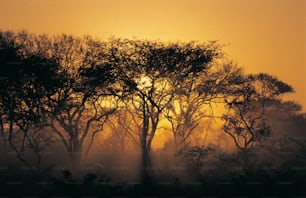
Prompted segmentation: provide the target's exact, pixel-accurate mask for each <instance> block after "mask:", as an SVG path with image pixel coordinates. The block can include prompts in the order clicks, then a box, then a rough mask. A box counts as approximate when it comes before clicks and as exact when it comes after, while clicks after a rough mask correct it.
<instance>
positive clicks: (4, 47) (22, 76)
mask: <svg viewBox="0 0 306 198" xmlns="http://www.w3.org/2000/svg"><path fill="white" fill-rule="evenodd" d="M16 40H17V39H16V37H15V34H14V33H13V32H1V33H0V65H1V81H0V84H1V86H0V87H1V88H0V93H1V95H0V104H1V107H0V109H1V117H0V119H1V122H0V123H1V134H2V138H3V141H6V140H7V141H8V142H9V145H10V147H11V148H12V149H13V150H14V151H15V152H16V154H17V157H18V159H19V160H21V161H22V162H23V163H24V164H25V165H26V166H27V167H28V168H29V169H30V170H32V166H31V163H30V162H29V161H27V160H26V159H25V157H24V150H25V145H26V144H28V143H30V142H29V140H30V138H31V130H33V127H37V126H38V125H39V127H42V126H43V123H45V121H46V118H47V117H48V115H47V114H46V112H44V111H43V107H44V105H45V104H46V102H47V101H48V99H49V97H51V95H52V94H53V93H54V91H55V89H56V88H57V87H58V86H59V85H60V84H61V80H60V78H59V76H58V75H57V71H58V69H59V65H58V64H57V63H56V62H55V60H52V59H48V58H46V57H44V56H41V55H35V54H33V55H31V56H26V57H24V56H22V53H21V50H22V48H23V46H22V45H19V44H17V43H16V42H15V41H16ZM19 135H22V138H21V143H20V142H18V144H16V138H15V137H18V136H19ZM31 149H32V151H34V152H36V154H37V152H40V150H36V151H35V150H33V147H31ZM37 160H38V161H40V159H37Z"/></svg>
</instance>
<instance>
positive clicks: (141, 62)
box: [113, 40, 218, 182]
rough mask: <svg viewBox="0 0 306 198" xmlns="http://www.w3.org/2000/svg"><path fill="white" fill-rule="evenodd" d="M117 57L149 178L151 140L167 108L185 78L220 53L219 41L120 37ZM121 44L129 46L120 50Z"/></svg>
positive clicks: (204, 68) (198, 72) (192, 74)
mask: <svg viewBox="0 0 306 198" xmlns="http://www.w3.org/2000/svg"><path fill="white" fill-rule="evenodd" d="M116 42H117V43H115V44H116V46H115V47H114V48H113V57H114V59H120V60H122V61H121V62H119V65H120V68H121V73H120V78H121V79H122V81H123V82H125V86H127V87H129V89H130V90H131V91H130V92H131V94H130V95H129V96H128V97H127V98H126V99H127V100H126V101H127V102H126V103H127V105H128V108H129V111H130V112H132V113H133V114H134V116H135V119H132V120H133V121H134V122H136V125H137V126H139V127H140V128H139V142H140V147H141V151H142V169H143V180H144V182H146V181H147V180H148V179H149V176H148V171H147V169H148V167H150V166H151V161H150V151H151V144H152V141H153V138H154V135H155V133H156V130H157V128H158V124H159V121H160V119H161V116H162V114H163V112H164V111H165V108H166V107H167V106H169V104H170V102H171V101H172V100H173V99H174V97H175V95H176V94H177V90H178V88H179V87H181V86H184V81H186V80H187V79H189V78H192V77H196V76H200V73H203V72H205V71H206V70H207V68H208V65H209V64H210V63H211V62H212V61H213V60H214V59H215V58H216V57H217V56H218V50H217V45H215V43H209V44H207V45H205V44H197V43H193V42H191V43H186V44H179V43H174V44H163V43H160V42H149V41H125V40H123V41H121V40H119V41H116ZM119 46H121V47H122V46H127V48H128V49H127V50H126V51H124V50H120V47H119Z"/></svg>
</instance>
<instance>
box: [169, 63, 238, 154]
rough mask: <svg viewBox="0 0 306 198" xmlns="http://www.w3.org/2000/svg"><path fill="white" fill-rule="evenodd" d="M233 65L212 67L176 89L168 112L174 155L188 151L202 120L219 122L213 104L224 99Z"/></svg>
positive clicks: (213, 65) (215, 65) (234, 69)
mask: <svg viewBox="0 0 306 198" xmlns="http://www.w3.org/2000/svg"><path fill="white" fill-rule="evenodd" d="M230 70H233V71H235V72H236V70H237V69H236V68H234V67H233V66H232V65H231V64H224V65H223V64H222V65H217V64H210V65H209V67H208V68H207V69H206V71H205V72H202V73H201V74H196V76H191V77H189V78H187V79H186V80H185V81H184V84H183V86H181V87H179V88H178V89H177V91H176V92H177V94H176V96H175V97H174V99H173V100H172V101H171V103H169V105H168V106H167V108H166V111H165V118H166V119H167V120H168V121H169V123H170V125H171V131H172V134H173V140H174V145H175V151H176V152H179V151H180V150H181V149H184V148H186V147H188V145H189V143H190V142H189V139H190V136H191V135H192V133H193V132H194V131H195V129H196V128H197V127H198V125H199V123H200V121H201V120H203V119H205V118H208V119H209V120H212V119H215V118H217V117H216V116H215V114H214V109H213V104H214V103H218V102H220V100H221V99H223V98H224V95H223V88H224V86H226V84H227V81H228V79H230V78H231V76H232V75H233V71H231V72H229V71H230Z"/></svg>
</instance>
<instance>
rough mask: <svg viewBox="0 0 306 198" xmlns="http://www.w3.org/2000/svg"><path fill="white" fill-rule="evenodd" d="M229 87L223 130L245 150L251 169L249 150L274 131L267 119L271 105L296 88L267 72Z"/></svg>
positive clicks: (244, 155)
mask: <svg viewBox="0 0 306 198" xmlns="http://www.w3.org/2000/svg"><path fill="white" fill-rule="evenodd" d="M230 87H231V88H230ZM233 87H236V88H234V89H233ZM228 88H230V89H228ZM228 88H227V89H228V91H229V92H228V97H227V98H226V99H225V102H226V104H227V113H226V114H225V115H224V116H223V120H224V122H225V123H224V127H223V129H224V132H225V133H227V134H228V135H229V136H230V137H231V138H232V139H233V141H234V143H235V145H236V147H237V148H238V149H239V150H240V151H241V153H242V155H243V160H244V164H245V165H246V166H247V165H248V151H249V149H250V148H251V147H252V146H254V145H255V144H257V143H260V142H262V141H263V140H264V139H265V138H266V137H267V136H269V134H270V132H271V128H270V126H268V125H267V123H266V117H265V111H266V104H267V102H268V101H269V100H271V99H275V98H277V97H278V96H279V95H282V94H285V93H288V92H292V91H293V89H292V87H291V86H290V85H288V84H286V83H284V82H282V81H280V80H278V79H277V78H275V77H272V76H270V75H268V74H263V73H261V74H256V75H247V76H240V78H239V80H238V81H236V82H234V83H233V84H231V85H230V86H229V87H228Z"/></svg>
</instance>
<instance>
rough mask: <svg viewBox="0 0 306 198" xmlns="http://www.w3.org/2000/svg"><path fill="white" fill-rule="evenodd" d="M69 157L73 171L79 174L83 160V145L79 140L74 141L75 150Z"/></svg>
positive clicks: (73, 149)
mask: <svg viewBox="0 0 306 198" xmlns="http://www.w3.org/2000/svg"><path fill="white" fill-rule="evenodd" d="M69 157H70V160H71V169H72V171H73V172H75V173H77V172H78V171H79V170H80V167H81V158H82V145H81V144H80V143H79V141H78V140H74V141H73V148H72V150H71V151H70V152H69Z"/></svg>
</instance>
